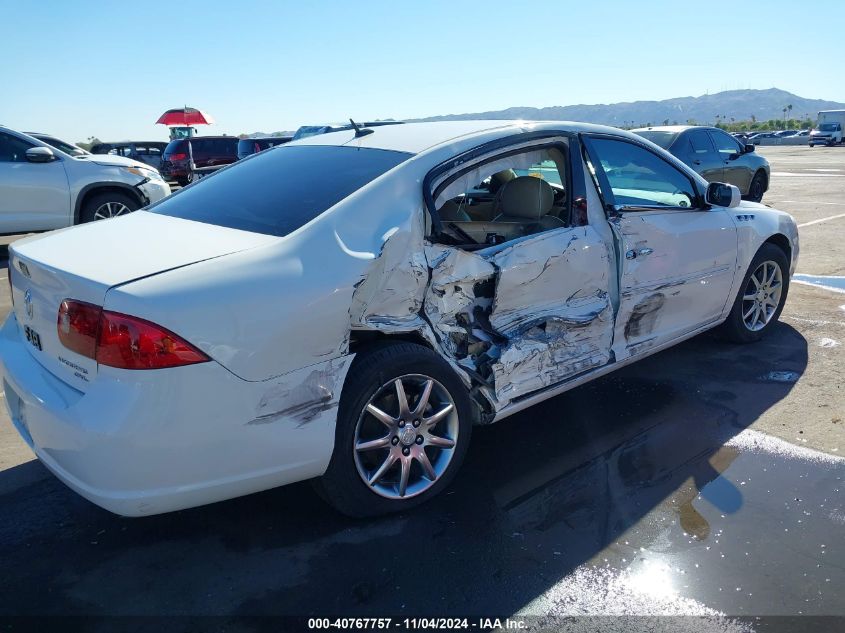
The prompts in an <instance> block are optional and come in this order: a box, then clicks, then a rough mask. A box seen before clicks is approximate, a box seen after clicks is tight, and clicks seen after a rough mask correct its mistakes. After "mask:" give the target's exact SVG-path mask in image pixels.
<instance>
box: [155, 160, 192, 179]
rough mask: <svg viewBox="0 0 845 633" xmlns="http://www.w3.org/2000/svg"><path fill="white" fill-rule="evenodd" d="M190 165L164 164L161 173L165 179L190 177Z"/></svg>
mask: <svg viewBox="0 0 845 633" xmlns="http://www.w3.org/2000/svg"><path fill="white" fill-rule="evenodd" d="M188 171H189V170H188V164H187V163H185V164H173V163H169V164H162V165H161V169H159V172H160V173H161V175H162V176H163V177H164V178H167V179H170V180H174V179H176V178H185V177H187V175H188Z"/></svg>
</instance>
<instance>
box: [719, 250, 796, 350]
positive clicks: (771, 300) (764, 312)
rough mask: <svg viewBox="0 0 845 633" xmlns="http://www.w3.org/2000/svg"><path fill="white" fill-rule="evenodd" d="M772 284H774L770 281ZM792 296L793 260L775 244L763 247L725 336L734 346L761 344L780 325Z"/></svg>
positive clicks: (723, 330) (724, 326) (745, 280)
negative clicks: (776, 324)
mask: <svg viewBox="0 0 845 633" xmlns="http://www.w3.org/2000/svg"><path fill="white" fill-rule="evenodd" d="M770 280H771V281H770ZM788 292H789V260H788V259H787V257H786V253H784V252H783V250H782V249H781V248H779V247H778V246H775V245H774V244H768V243H767V244H763V246H761V247H760V250H759V251H757V254H756V255H755V256H754V259H752V260H751V264H750V265H749V267H748V270H747V271H746V273H745V277H744V278H743V280H742V284H741V285H740V287H739V292H738V293H737V296H736V298H735V299H734V304H733V307H732V308H731V312H730V314H729V315H728V318H727V320H726V321H725V322H724V323H723V324H722V326H721V333H722V335H723V336H724V337H725V338H726V339H728V340H729V341H732V342H734V343H753V342H754V341H759V340H760V339H761V338H763V336H765V335H766V333H767V332H768V331H769V330H770V329H771V328H772V327H773V325H774V324H775V323H777V320H778V318H779V317H780V313H781V312H782V311H783V305H784V303H786V295H787V293H788Z"/></svg>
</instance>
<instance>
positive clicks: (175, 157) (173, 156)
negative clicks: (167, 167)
mask: <svg viewBox="0 0 845 633" xmlns="http://www.w3.org/2000/svg"><path fill="white" fill-rule="evenodd" d="M186 158H188V155H187V154H186V153H185V152H178V153H176V154H171V155H170V156H165V157H164V160H169V161H174V160H185V159H186Z"/></svg>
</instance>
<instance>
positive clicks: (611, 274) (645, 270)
mask: <svg viewBox="0 0 845 633" xmlns="http://www.w3.org/2000/svg"><path fill="white" fill-rule="evenodd" d="M797 256H798V234H797V230H796V226H795V222H794V221H793V219H792V217H791V216H789V215H788V214H786V213H783V212H780V211H775V210H773V209H770V208H767V207H764V206H762V205H760V204H755V203H750V202H740V200H739V192H738V190H737V189H736V188H735V187H733V186H731V185H724V184H718V183H712V184H710V185H708V183H707V182H705V181H704V180H703V179H702V178H701V177H699V176H698V175H697V174H696V173H695V172H693V171H692V170H690V169H689V168H688V167H686V166H685V165H683V164H682V163H681V162H680V161H678V160H677V159H675V158H674V157H673V156H671V155H670V154H668V153H667V152H665V151H663V150H662V149H660V148H658V147H657V146H656V145H653V144H652V143H650V142H648V141H646V140H644V139H643V138H641V137H639V136H636V135H633V134H629V133H626V132H622V131H620V130H617V129H613V128H606V127H598V126H591V125H582V124H574V123H560V122H553V123H525V122H498V121H497V122H490V121H475V122H472V121H464V122H440V123H419V124H407V125H397V126H384V127H379V128H374V129H357V130H349V131H342V132H337V133H333V134H326V135H321V136H316V137H312V138H308V139H304V140H302V141H299V142H294V143H290V144H288V145H283V146H280V147H278V148H274V149H271V150H268V151H266V152H261V153H260V154H256V155H255V156H253V157H250V158H248V159H246V160H243V161H240V162H238V163H236V164H234V165H232V166H231V167H228V168H226V169H223V170H221V171H219V172H217V173H216V174H214V175H213V176H210V177H208V178H206V179H203V180H202V181H199V182H197V183H195V184H193V185H191V186H189V187H187V188H185V189H183V190H181V191H180V192H178V193H177V194H175V195H173V196H171V197H169V198H167V199H165V200H163V201H162V202H160V203H158V204H155V205H153V206H152V207H150V208H148V209H146V210H144V211H139V212H136V213H133V214H131V215H129V216H126V217H121V218H115V219H112V220H109V221H106V222H97V223H93V224H89V225H84V226H80V227H77V228H74V229H70V230H64V231H58V232H55V233H52V234H46V235H41V236H36V237H32V238H28V239H25V240H21V241H19V242H16V243H15V244H13V246H12V247H11V248H10V262H9V272H10V275H11V286H12V296H13V301H14V311H13V313H12V314H11V315H10V316H9V318H8V319H7V321H6V323H5V325H4V326H3V328H2V331H0V370H1V371H2V376H3V386H4V389H5V396H6V397H5V402H6V404H7V406H8V408H9V411H10V414H11V419H12V422H13V424H14V425H15V426H16V428H17V430H18V432H19V433H20V434H21V436H22V437H23V438H24V440H25V441H26V442H27V443H28V444H29V445H30V446H31V447H32V449H33V450H34V451H35V453H36V454H37V455H38V457H39V458H40V459H41V460H42V462H43V463H44V464H45V465H46V466H47V467H48V468H49V469H50V470H52V471H53V472H54V473H55V474H56V475H57V476H58V477H59V478H60V479H61V480H62V481H64V482H65V483H66V484H67V485H68V486H70V487H71V488H73V489H74V490H76V491H77V492H79V493H80V494H81V495H83V496H85V497H87V498H88V499H90V500H91V501H93V502H94V503H96V504H98V505H101V506H102V507H104V508H107V509H109V510H111V511H113V512H116V513H119V514H123V515H129V516H139V515H148V514H155V513H160V512H167V511H171V510H177V509H180V508H187V507H191V506H196V505H200V504H205V503H210V502H214V501H219V500H222V499H227V498H231V497H235V496H239V495H244V494H248V493H252V492H256V491H259V490H264V489H268V488H272V487H275V486H279V485H283V484H287V483H291V482H294V481H299V480H303V479H310V478H319V479H318V480H317V484H318V486H319V488H320V490H321V492H322V494H323V496H324V497H325V498H327V499H328V500H329V501H330V502H331V503H332V504H333V505H335V506H336V507H337V508H338V509H340V510H341V511H343V512H345V513H348V514H352V515H358V516H364V515H373V514H379V513H384V512H392V511H396V510H404V509H406V508H409V507H411V506H414V505H416V504H418V503H421V502H423V501H425V500H427V499H429V498H431V497H432V496H434V495H436V494H437V493H438V492H440V491H442V490H443V488H444V487H446V486H447V485H449V482H450V480H451V479H452V478H453V477H454V476H455V473H456V471H457V470H458V467H459V466H460V463H461V461H462V459H463V457H464V454H465V452H466V449H467V445H468V442H469V439H470V431H471V429H472V426H473V425H474V424H489V423H491V422H495V421H497V420H501V419H503V418H505V417H507V416H509V415H511V414H513V413H516V412H517V411H521V410H523V409H525V408H526V407H530V406H531V405H533V404H536V403H538V402H540V401H542V400H545V399H547V398H551V397H553V396H555V395H557V394H560V393H562V392H564V391H566V390H568V389H571V388H573V387H575V386H577V385H580V384H582V383H584V382H586V381H588V380H591V379H593V378H596V377H598V376H602V375H604V374H607V373H608V372H610V371H613V370H614V369H617V368H619V367H623V366H625V365H628V364H630V363H632V362H634V361H636V360H638V359H640V358H644V357H646V356H648V355H650V354H654V353H655V352H658V351H660V350H662V349H665V348H667V347H669V346H671V345H674V344H676V343H678V342H680V341H683V340H685V339H688V338H690V337H692V336H695V335H696V334H698V333H700V332H703V331H705V330H709V329H711V328H714V327H716V326H720V327H721V329H722V331H723V334H724V335H725V336H726V337H728V338H730V339H733V340H735V341H738V342H750V341H754V340H757V339H759V338H760V337H761V336H762V335H764V334H765V333H766V331H767V330H769V329H770V328H771V327H772V326H773V324H774V323H775V322H776V321H777V319H778V316H779V314H780V312H781V310H782V308H783V304H784V301H785V300H786V295H787V289H788V286H789V280H790V276H791V274H792V272H793V270H794V268H795V263H796V259H797Z"/></svg>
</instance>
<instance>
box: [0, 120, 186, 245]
mask: <svg viewBox="0 0 845 633" xmlns="http://www.w3.org/2000/svg"><path fill="white" fill-rule="evenodd" d="M168 195H170V186H169V185H168V184H167V183H166V182H164V180H162V178H161V174H159V173H158V171H156V170H155V169H153V168H152V167H150V166H149V165H146V164H144V163H141V162H138V161H136V160H131V159H129V158H123V157H121V156H108V155H106V156H102V155H93V154H86V155H83V156H71V155H70V154H66V153H65V152H63V151H61V150H59V149H57V148H55V147H50V146H49V145H48V144H46V143H44V142H42V141H39V140H38V139H36V138H33V137H32V136H28V135H26V134H21V133H20V132H14V131H12V130H10V129H8V128H4V127H1V126H0V233H23V232H29V231H48V230H50V229H58V228H62V227H65V226H70V225H72V224H79V223H82V222H91V221H92V220H101V219H105V218H110V217H114V216H116V215H123V214H124V213H129V212H130V211H135V210H136V209H140V208H141V207H144V206H146V205H148V204H151V203H153V202H156V201H158V200H161V199H162V198H164V197H165V196H168Z"/></svg>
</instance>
